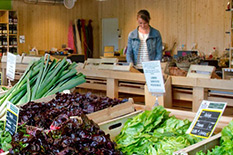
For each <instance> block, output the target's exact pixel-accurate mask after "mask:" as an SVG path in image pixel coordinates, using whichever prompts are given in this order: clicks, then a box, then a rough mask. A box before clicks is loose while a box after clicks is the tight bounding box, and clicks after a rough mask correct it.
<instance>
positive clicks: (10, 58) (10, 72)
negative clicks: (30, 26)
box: [6, 52, 16, 81]
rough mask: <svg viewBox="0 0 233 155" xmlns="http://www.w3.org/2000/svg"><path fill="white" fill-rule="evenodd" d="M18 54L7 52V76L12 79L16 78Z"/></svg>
mask: <svg viewBox="0 0 233 155" xmlns="http://www.w3.org/2000/svg"><path fill="white" fill-rule="evenodd" d="M15 68H16V55H14V54H12V53H10V52H7V62H6V76H7V78H9V79H10V80H12V81H13V80H14V79H15Z"/></svg>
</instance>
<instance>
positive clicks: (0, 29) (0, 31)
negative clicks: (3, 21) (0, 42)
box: [0, 25, 2, 35]
mask: <svg viewBox="0 0 233 155" xmlns="http://www.w3.org/2000/svg"><path fill="white" fill-rule="evenodd" d="M1 34H2V25H0V35H1Z"/></svg>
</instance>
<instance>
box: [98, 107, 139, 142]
mask: <svg viewBox="0 0 233 155" xmlns="http://www.w3.org/2000/svg"><path fill="white" fill-rule="evenodd" d="M141 112H142V110H139V111H135V112H132V113H129V114H127V115H124V116H121V117H118V118H115V119H111V120H108V121H105V122H102V123H99V124H98V125H99V126H100V129H101V130H103V131H104V132H105V133H106V134H110V138H111V139H112V140H114V139H115V137H116V136H117V135H119V134H120V132H121V129H122V128H123V126H124V124H125V122H126V121H127V120H128V119H129V118H133V117H134V116H136V115H138V114H139V113H141Z"/></svg>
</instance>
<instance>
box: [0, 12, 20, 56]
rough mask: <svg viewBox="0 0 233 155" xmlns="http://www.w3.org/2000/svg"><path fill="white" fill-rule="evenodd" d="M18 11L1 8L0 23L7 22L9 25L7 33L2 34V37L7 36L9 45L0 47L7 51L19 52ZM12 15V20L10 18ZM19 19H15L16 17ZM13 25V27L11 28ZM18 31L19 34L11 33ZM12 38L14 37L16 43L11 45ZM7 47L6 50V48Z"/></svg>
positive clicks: (7, 25)
mask: <svg viewBox="0 0 233 155" xmlns="http://www.w3.org/2000/svg"><path fill="white" fill-rule="evenodd" d="M17 14H18V13H17V11H9V10H0V24H5V25H4V26H6V27H7V29H4V30H7V34H1V35H0V37H6V41H7V45H4V46H0V48H4V52H5V51H9V52H13V53H17V52H18V35H19V33H18V30H19V28H18V26H19V25H18V15H17ZM11 17H12V20H10V19H11ZM13 18H14V19H17V21H16V20H14V19H13ZM11 27H12V28H11ZM13 29H14V32H17V34H9V33H10V32H13ZM11 38H14V43H17V44H15V45H10V41H11ZM5 49H6V50H5Z"/></svg>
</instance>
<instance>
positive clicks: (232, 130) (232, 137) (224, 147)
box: [196, 121, 233, 155]
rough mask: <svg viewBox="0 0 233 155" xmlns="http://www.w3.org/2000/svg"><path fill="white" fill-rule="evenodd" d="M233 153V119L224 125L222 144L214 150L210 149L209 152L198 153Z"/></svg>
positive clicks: (231, 154)
mask: <svg viewBox="0 0 233 155" xmlns="http://www.w3.org/2000/svg"><path fill="white" fill-rule="evenodd" d="M217 154H219V155H233V121H231V122H230V123H229V125H228V126H226V127H224V128H223V130H222V132H221V140H220V146H216V147H215V148H213V149H212V151H210V150H208V152H207V154H205V153H203V151H200V152H198V153H197V154H196V155H217Z"/></svg>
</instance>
